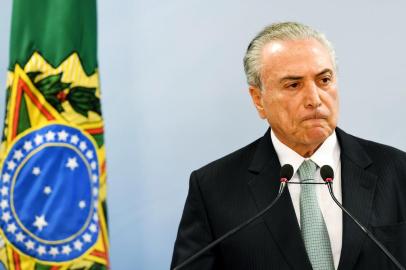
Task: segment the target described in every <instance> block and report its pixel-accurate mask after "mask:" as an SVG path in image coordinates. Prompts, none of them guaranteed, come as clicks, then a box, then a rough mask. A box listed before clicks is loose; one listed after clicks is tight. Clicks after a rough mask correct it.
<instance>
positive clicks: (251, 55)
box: [244, 22, 336, 88]
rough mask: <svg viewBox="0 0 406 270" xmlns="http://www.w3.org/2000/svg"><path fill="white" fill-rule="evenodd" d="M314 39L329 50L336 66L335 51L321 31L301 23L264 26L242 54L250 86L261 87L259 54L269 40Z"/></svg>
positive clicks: (260, 54)
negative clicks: (243, 54)
mask: <svg viewBox="0 0 406 270" xmlns="http://www.w3.org/2000/svg"><path fill="white" fill-rule="evenodd" d="M301 39H315V40H317V41H319V42H320V43H321V44H322V45H324V46H325V47H326V48H327V49H328V51H329V52H330V56H331V59H332V61H333V65H334V68H336V56H335V51H334V48H333V46H332V44H331V43H330V41H328V40H327V38H326V37H325V36H324V34H323V33H321V32H319V31H317V30H315V29H313V28H311V27H309V26H307V25H304V24H301V23H297V22H282V23H274V24H271V25H269V26H267V27H265V28H264V30H262V31H261V32H260V33H258V34H257V36H256V37H255V38H254V39H253V40H252V41H251V43H250V45H249V46H248V48H247V52H246V53H245V56H244V70H245V75H246V76H247V82H248V84H249V85H251V86H255V87H259V88H261V67H262V63H261V56H262V50H263V48H264V46H265V45H266V44H268V43H269V42H271V41H282V40H301Z"/></svg>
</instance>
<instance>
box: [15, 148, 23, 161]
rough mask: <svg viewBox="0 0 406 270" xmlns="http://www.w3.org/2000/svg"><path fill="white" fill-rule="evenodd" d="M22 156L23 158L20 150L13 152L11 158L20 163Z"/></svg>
mask: <svg viewBox="0 0 406 270" xmlns="http://www.w3.org/2000/svg"><path fill="white" fill-rule="evenodd" d="M23 156H24V155H23V151H21V150H15V151H14V155H13V158H14V159H16V160H17V161H20V159H22V158H23Z"/></svg>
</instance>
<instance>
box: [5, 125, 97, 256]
mask: <svg viewBox="0 0 406 270" xmlns="http://www.w3.org/2000/svg"><path fill="white" fill-rule="evenodd" d="M0 177H1V178H0V222H1V223H0V224H1V228H2V229H3V232H4V233H5V236H6V237H7V238H8V240H9V241H10V242H11V243H12V244H13V245H14V246H15V247H16V248H18V249H19V250H20V251H22V252H24V253H26V254H28V255H30V256H33V257H35V258H37V259H40V260H42V261H54V262H63V261H68V260H72V259H75V258H77V257H79V256H81V255H82V254H83V253H85V252H86V251H87V250H89V248H91V247H92V246H93V245H94V244H95V242H96V240H97V236H98V232H99V225H98V215H97V208H98V190H99V164H98V159H97V148H96V146H95V145H94V143H93V141H92V140H91V139H90V138H89V137H87V135H85V134H84V133H83V132H82V131H81V130H79V129H77V128H73V127H70V126H66V125H60V124H51V125H47V126H45V127H42V128H40V129H36V130H33V131H31V132H29V133H28V134H27V135H25V136H23V137H21V138H19V139H18V140H17V141H16V143H15V144H14V145H13V147H12V148H11V150H10V151H9V153H8V155H7V157H6V159H5V160H4V163H3V167H2V172H1V176H0Z"/></svg>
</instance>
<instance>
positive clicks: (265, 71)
mask: <svg viewBox="0 0 406 270" xmlns="http://www.w3.org/2000/svg"><path fill="white" fill-rule="evenodd" d="M261 62H262V70H261V75H262V77H263V78H264V79H268V78H267V77H275V76H276V77H280V76H286V75H294V76H306V75H314V74H318V73H320V71H322V70H325V69H327V68H328V69H331V70H334V68H333V62H332V59H331V55H330V52H329V51H328V49H327V48H326V47H325V46H324V45H323V44H321V43H320V42H319V41H317V40H315V39H304V40H285V41H271V42H269V43H268V44H266V45H265V46H264V48H263V50H262V55H261Z"/></svg>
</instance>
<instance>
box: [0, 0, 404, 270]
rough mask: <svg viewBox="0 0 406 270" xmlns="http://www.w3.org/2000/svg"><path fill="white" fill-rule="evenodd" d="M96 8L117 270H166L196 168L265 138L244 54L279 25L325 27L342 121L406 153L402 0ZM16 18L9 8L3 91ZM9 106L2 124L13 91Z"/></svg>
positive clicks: (126, 0) (2, 49) (2, 31)
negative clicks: (334, 65)
mask: <svg viewBox="0 0 406 270" xmlns="http://www.w3.org/2000/svg"><path fill="white" fill-rule="evenodd" d="M98 3H99V10H98V11H99V12H98V15H99V63H100V74H101V83H102V91H103V112H104V116H105V121H106V141H107V151H108V152H107V155H108V175H109V182H110V185H109V198H108V203H109V210H110V212H109V213H110V225H111V227H110V232H111V235H110V237H111V260H112V267H113V269H117V270H127V269H129V270H132V269H141V270H143V269H151V270H157V269H168V268H169V263H170V258H171V252H172V246H173V241H174V239H175V236H176V231H177V226H178V222H179V219H180V215H181V212H182V208H183V204H184V200H185V197H186V193H187V188H188V177H189V174H190V172H191V171H192V170H193V169H196V168H198V167H200V166H202V165H204V164H206V163H207V162H209V161H211V160H213V159H216V158H218V157H220V156H222V155H225V154H227V153H229V152H231V151H233V150H235V149H237V148H239V147H241V146H244V145H246V144H247V143H249V142H251V141H252V140H254V139H256V138H257V137H259V136H261V135H262V134H263V133H264V132H265V129H266V124H265V123H264V122H261V121H260V120H259V119H258V117H257V116H256V113H255V111H254V108H253V106H252V105H251V102H250V99H249V96H248V93H247V87H246V84H245V78H244V74H243V69H242V57H243V54H244V51H245V48H246V46H247V45H248V43H249V41H250V39H251V38H252V37H253V36H254V35H255V34H256V33H257V32H258V31H259V30H260V29H261V28H262V27H263V26H265V25H266V24H268V23H270V22H274V21H281V20H296V21H301V22H304V23H307V24H309V25H312V26H314V27H316V28H318V29H320V30H322V31H324V32H325V33H326V34H327V36H328V37H329V38H330V39H331V40H332V41H333V43H334V44H335V47H336V50H337V54H338V57H339V68H340V71H339V79H340V95H341V119H340V126H341V127H342V128H344V129H345V130H347V131H348V132H352V133H354V134H355V135H359V136H362V137H365V138H368V139H372V140H376V141H379V142H384V143H387V144H391V145H394V146H396V147H398V148H401V149H403V150H406V140H405V137H406V128H405V124H406V121H405V120H404V117H405V116H406V106H405V105H404V104H405V102H406V83H405V78H406V52H405V48H406V38H405V30H404V26H405V25H406V16H404V11H405V10H406V4H405V2H404V1H401V0H392V1H385V2H384V1H377V0H369V1H367V0H362V1H335V2H331V1H330V2H329V1H321V0H309V1H269V0H267V1H261V0H250V1H242V0H240V1H231V0H223V1H215V0H206V1H197V0H188V1H186V0H183V1H180V0H173V1H163V0H161V1H156V0H155V1H138V0H137V1H133V0H122V1H108V0H100V1H99V2H98ZM10 12H11V1H10V0H5V1H2V2H1V4H0V71H1V74H0V85H1V86H2V88H1V89H4V88H5V78H6V75H5V74H6V68H7V61H8V39H9V26H10V25H9V24H10ZM0 101H1V102H2V103H0V119H3V111H4V107H3V104H4V102H3V101H4V90H2V91H0Z"/></svg>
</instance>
